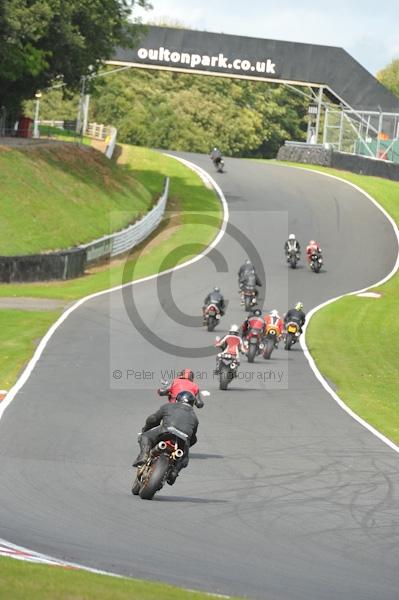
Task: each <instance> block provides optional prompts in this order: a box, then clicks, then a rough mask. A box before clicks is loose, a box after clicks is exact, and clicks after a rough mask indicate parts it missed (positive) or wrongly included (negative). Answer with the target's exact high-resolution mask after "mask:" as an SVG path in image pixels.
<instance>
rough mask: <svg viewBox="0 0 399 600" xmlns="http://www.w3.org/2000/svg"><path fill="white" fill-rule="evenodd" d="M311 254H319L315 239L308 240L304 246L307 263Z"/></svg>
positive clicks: (319, 249)
mask: <svg viewBox="0 0 399 600" xmlns="http://www.w3.org/2000/svg"><path fill="white" fill-rule="evenodd" d="M312 254H321V248H320V245H319V244H318V243H317V242H316V241H315V240H310V242H309V244H308V245H307V246H306V256H307V257H308V263H310V262H311V261H310V258H311V256H312Z"/></svg>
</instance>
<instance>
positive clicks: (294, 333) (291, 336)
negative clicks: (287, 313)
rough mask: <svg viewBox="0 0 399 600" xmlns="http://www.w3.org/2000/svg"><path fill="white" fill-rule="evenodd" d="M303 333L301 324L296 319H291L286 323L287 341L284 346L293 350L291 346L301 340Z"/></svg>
mask: <svg viewBox="0 0 399 600" xmlns="http://www.w3.org/2000/svg"><path fill="white" fill-rule="evenodd" d="M300 335H301V332H300V329H299V325H298V323H296V322H295V321H290V322H289V323H287V325H286V329H285V342H284V348H285V350H291V346H293V345H294V344H296V342H297V341H298V340H299V336H300Z"/></svg>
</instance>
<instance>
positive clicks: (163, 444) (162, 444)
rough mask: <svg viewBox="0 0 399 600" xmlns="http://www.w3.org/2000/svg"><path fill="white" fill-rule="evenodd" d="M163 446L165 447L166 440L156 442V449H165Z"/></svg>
mask: <svg viewBox="0 0 399 600" xmlns="http://www.w3.org/2000/svg"><path fill="white" fill-rule="evenodd" d="M165 448H166V442H159V443H158V450H165Z"/></svg>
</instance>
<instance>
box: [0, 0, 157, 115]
mask: <svg viewBox="0 0 399 600" xmlns="http://www.w3.org/2000/svg"><path fill="white" fill-rule="evenodd" d="M135 4H138V5H140V6H144V7H149V5H148V3H147V0H68V1H66V0H2V2H1V5H0V56H1V62H0V106H4V107H6V108H9V109H14V110H16V109H18V107H19V105H20V103H21V101H22V100H24V99H29V98H32V97H33V96H34V94H35V92H36V91H37V90H39V89H43V88H45V87H47V86H49V85H51V83H52V82H54V81H55V80H57V79H62V81H63V82H64V83H65V84H66V85H67V86H68V87H69V89H77V88H78V86H79V81H80V79H81V77H82V75H86V74H88V73H89V72H96V71H97V70H98V69H99V68H100V66H101V64H102V63H103V61H104V60H106V59H107V58H110V57H111V55H112V53H113V51H114V48H115V47H116V46H118V45H122V46H125V47H131V46H134V45H135V43H137V39H138V35H139V34H140V30H141V27H140V26H138V25H137V24H136V23H132V22H130V21H129V20H128V19H129V17H130V16H131V14H132V10H133V8H134V5H135Z"/></svg>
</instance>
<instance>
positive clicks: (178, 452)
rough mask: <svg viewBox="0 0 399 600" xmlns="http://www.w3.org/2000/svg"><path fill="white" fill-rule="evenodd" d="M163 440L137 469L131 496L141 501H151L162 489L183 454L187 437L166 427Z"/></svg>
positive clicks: (174, 429)
mask: <svg viewBox="0 0 399 600" xmlns="http://www.w3.org/2000/svg"><path fill="white" fill-rule="evenodd" d="M163 438H164V439H162V440H161V441H159V442H158V443H157V444H156V446H154V448H152V450H151V452H150V456H149V458H148V460H147V462H146V463H145V464H144V465H142V466H140V467H138V468H137V474H136V478H135V480H134V482H133V486H132V494H133V495H134V496H140V498H142V499H143V500H152V498H153V497H154V495H155V494H156V492H158V491H159V490H160V489H162V488H163V486H164V485H165V482H166V481H167V480H168V478H169V476H170V475H171V472H172V471H174V470H175V468H176V463H177V461H178V460H180V459H181V458H182V457H183V454H184V450H185V446H186V440H187V435H186V434H185V433H183V431H179V430H178V429H176V428H175V427H168V428H167V430H166V432H165V434H164V435H163Z"/></svg>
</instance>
